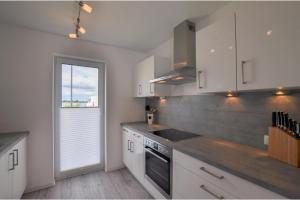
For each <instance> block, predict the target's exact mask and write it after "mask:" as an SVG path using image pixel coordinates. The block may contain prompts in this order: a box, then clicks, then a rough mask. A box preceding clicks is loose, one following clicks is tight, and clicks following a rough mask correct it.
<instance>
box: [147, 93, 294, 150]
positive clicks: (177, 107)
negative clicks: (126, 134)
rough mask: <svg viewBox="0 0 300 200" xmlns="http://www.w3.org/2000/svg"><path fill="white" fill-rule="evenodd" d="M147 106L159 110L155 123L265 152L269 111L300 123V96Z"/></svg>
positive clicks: (186, 99) (211, 98)
mask: <svg viewBox="0 0 300 200" xmlns="http://www.w3.org/2000/svg"><path fill="white" fill-rule="evenodd" d="M146 105H150V106H152V107H156V108H158V112H157V113H156V116H155V117H156V122H158V123H161V124H166V125H168V126H170V127H173V128H177V129H181V130H185V131H189V132H193V133H197V134H201V135H210V136H213V137H219V138H223V139H226V140H231V141H233V142H237V143H241V144H246V145H249V146H253V147H256V148H260V149H266V146H265V145H264V144H263V138H264V134H267V131H268V126H270V125H271V119H272V117H271V113H272V111H284V112H288V113H290V115H291V116H292V117H293V118H294V119H296V120H299V121H300V93H294V94H290V95H288V96H273V95H272V94H270V93H246V94H241V95H240V96H238V97H225V96H223V95H201V96H182V97H166V99H164V100H160V99H159V98H148V99H147V100H146Z"/></svg>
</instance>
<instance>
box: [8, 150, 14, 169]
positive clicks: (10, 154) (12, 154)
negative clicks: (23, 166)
mask: <svg viewBox="0 0 300 200" xmlns="http://www.w3.org/2000/svg"><path fill="white" fill-rule="evenodd" d="M10 156H12V168H9V169H8V171H12V170H14V169H15V165H14V162H15V154H14V153H9V157H10Z"/></svg>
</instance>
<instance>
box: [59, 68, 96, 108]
mask: <svg viewBox="0 0 300 200" xmlns="http://www.w3.org/2000/svg"><path fill="white" fill-rule="evenodd" d="M62 107H98V69H97V68H92V67H82V66H75V65H67V64H63V65H62Z"/></svg>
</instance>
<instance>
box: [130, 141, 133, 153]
mask: <svg viewBox="0 0 300 200" xmlns="http://www.w3.org/2000/svg"><path fill="white" fill-rule="evenodd" d="M131 144H132V146H131ZM131 147H132V148H131ZM130 152H134V143H133V142H131V141H130Z"/></svg>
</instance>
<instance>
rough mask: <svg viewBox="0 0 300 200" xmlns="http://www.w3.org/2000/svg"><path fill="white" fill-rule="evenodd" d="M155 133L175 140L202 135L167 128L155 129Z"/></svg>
mask: <svg viewBox="0 0 300 200" xmlns="http://www.w3.org/2000/svg"><path fill="white" fill-rule="evenodd" d="M153 134H154V135H157V136H159V137H162V138H165V139H168V140H170V141H173V142H177V141H180V140H185V139H189V138H193V137H198V136H200V135H196V134H193V133H189V132H185V131H180V130H176V129H165V130H161V131H154V132H153Z"/></svg>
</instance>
